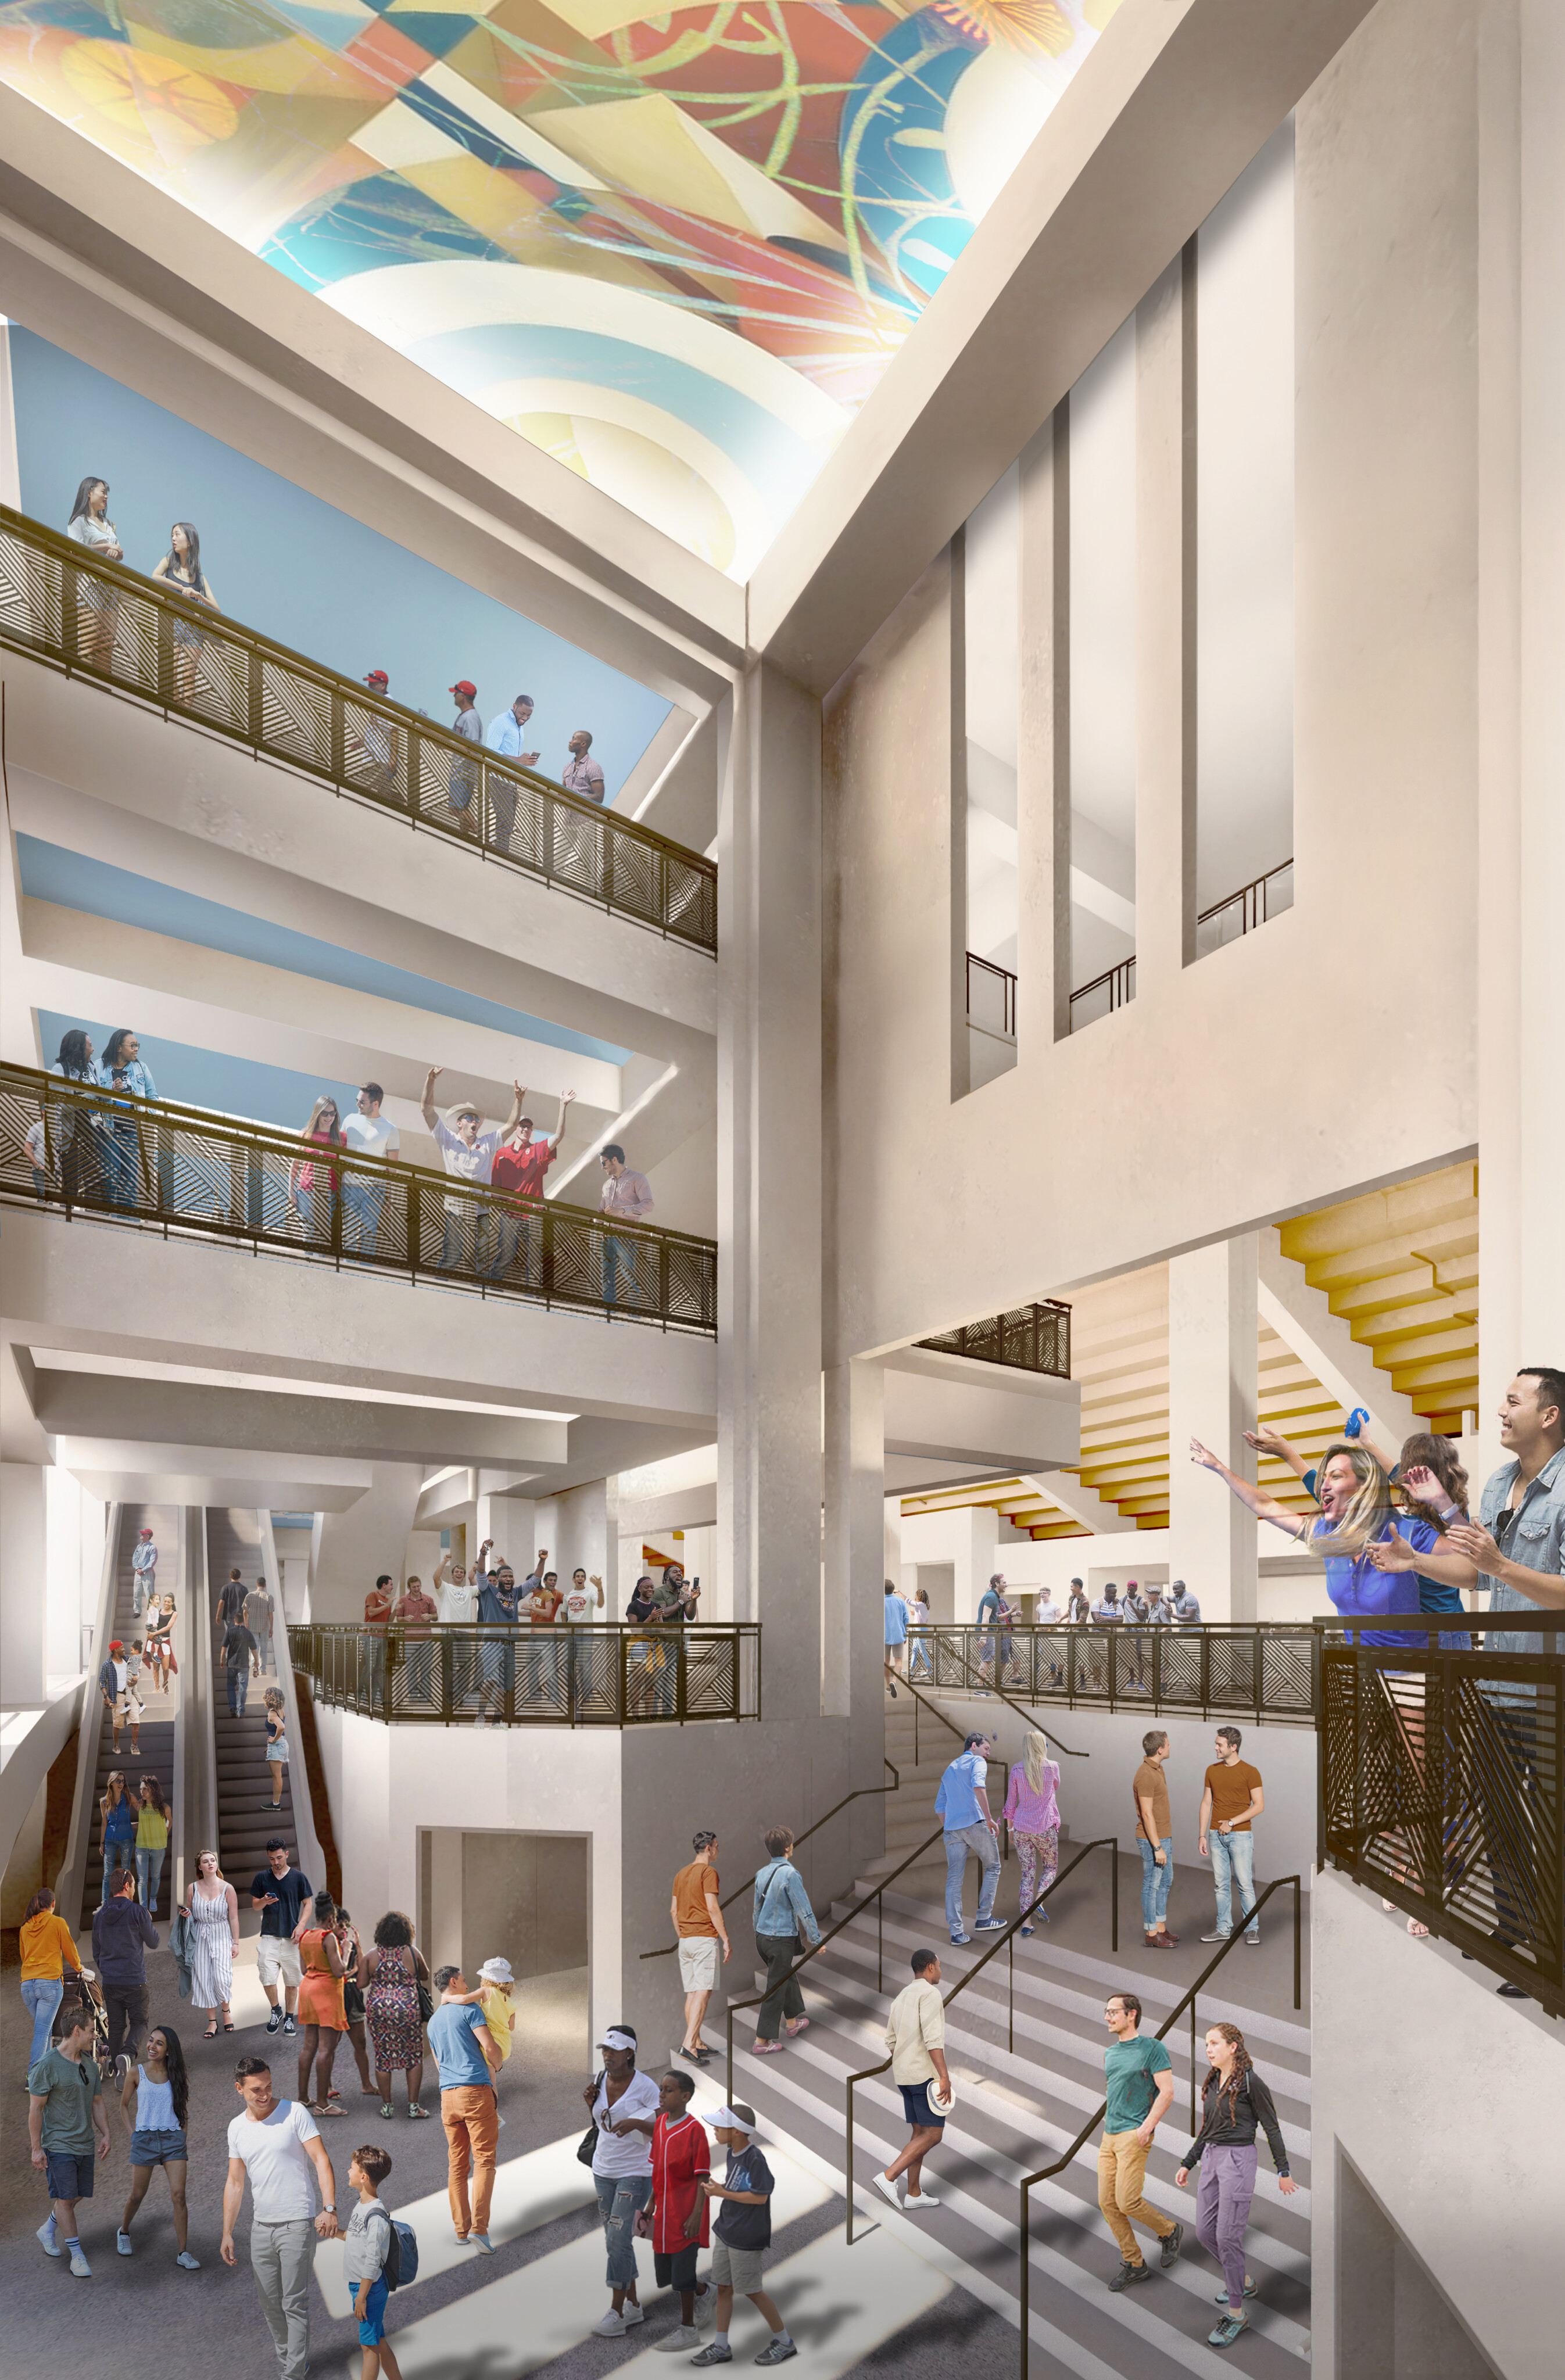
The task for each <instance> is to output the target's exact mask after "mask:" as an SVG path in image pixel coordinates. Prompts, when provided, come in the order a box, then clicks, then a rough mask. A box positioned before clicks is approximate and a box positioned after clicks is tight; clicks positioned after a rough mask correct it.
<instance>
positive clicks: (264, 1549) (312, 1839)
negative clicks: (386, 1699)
mask: <svg viewBox="0 0 1565 2380" xmlns="http://www.w3.org/2000/svg"><path fill="white" fill-rule="evenodd" d="M255 1517H256V1525H257V1530H258V1533H259V1536H260V1539H261V1568H262V1569H263V1570H264V1572H265V1573H266V1584H267V1586H268V1588H269V1590H270V1592H271V1596H272V1649H273V1656H274V1658H275V1659H276V1663H277V1683H278V1685H279V1686H280V1687H281V1688H282V1691H283V1709H284V1712H285V1716H286V1718H287V1725H288V1748H289V1752H290V1754H291V1755H292V1756H291V1757H290V1759H289V1762H288V1797H289V1799H290V1801H291V1802H292V1803H293V1805H294V1838H295V1840H294V1847H293V1850H294V1864H295V1866H296V1867H301V1868H302V1869H303V1870H304V1872H305V1874H306V1876H309V1880H310V1882H311V1884H313V1885H314V1887H315V1889H316V1891H317V1892H324V1891H325V1890H326V1855H325V1852H323V1851H322V1850H321V1841H320V1838H319V1836H318V1835H317V1834H316V1831H315V1810H314V1805H313V1803H312V1802H311V1800H310V1792H309V1771H308V1769H307V1768H306V1767H305V1759H304V1733H303V1730H302V1729H301V1728H300V1726H299V1713H298V1688H297V1684H296V1683H295V1680H294V1665H293V1662H292V1660H291V1658H289V1652H288V1616H287V1613H286V1611H285V1609H284V1608H283V1573H282V1567H281V1565H280V1564H279V1562H278V1560H277V1540H276V1537H275V1536H274V1534H273V1527H272V1515H271V1513H270V1512H257V1514H256V1516H255Z"/></svg>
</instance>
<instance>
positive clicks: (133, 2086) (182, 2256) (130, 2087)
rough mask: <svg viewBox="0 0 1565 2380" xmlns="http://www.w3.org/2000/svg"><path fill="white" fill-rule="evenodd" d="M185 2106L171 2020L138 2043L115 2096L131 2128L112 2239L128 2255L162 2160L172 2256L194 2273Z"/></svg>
mask: <svg viewBox="0 0 1565 2380" xmlns="http://www.w3.org/2000/svg"><path fill="white" fill-rule="evenodd" d="M133 2103H134V2106H135V2109H136V2113H135V2116H134V2117H132V2115H131V2112H130V2111H131V2107H132V2104H133ZM189 2110H190V2085H189V2082H188V2078H187V2075H186V2072H185V2053H184V2051H183V2049H181V2047H180V2046H179V2035H178V2034H176V2032H175V2030H174V2027H173V2026H172V2025H171V2024H155V2025H153V2027H152V2031H151V2033H150V2034H148V2035H147V2038H146V2041H145V2043H144V2044H143V2046H142V2050H141V2058H140V2064H138V2063H137V2062H136V2061H135V2059H132V2060H131V2061H130V2062H129V2064H128V2065H127V2067H126V2070H125V2082H124V2085H123V2087H122V2088H121V2091H120V2095H119V2111H120V2114H121V2115H122V2116H123V2117H124V2118H125V2121H126V2126H127V2130H128V2131H129V2133H130V2195H129V2197H128V2198H127V2200H126V2202H125V2212H124V2214H123V2215H122V2216H120V2218H119V2238H118V2239H117V2240H116V2241H115V2246H116V2247H117V2248H118V2250H119V2253H120V2254H121V2255H122V2256H128V2255H129V2253H130V2226H131V2224H132V2223H133V2222H134V2221H135V2219H136V2211H137V2209H138V2207H139V2206H140V2204H141V2201H142V2200H143V2199H144V2198H145V2197H146V2195H147V2189H148V2185H149V2184H150V2182H151V2181H152V2170H153V2168H154V2167H156V2166H160V2165H161V2166H162V2168H163V2169H164V2173H165V2174H166V2175H167V2176H168V2195H169V2200H170V2203H171V2204H172V2205H173V2208H174V2239H175V2247H176V2254H175V2258H174V2261H175V2263H176V2265H182V2266H183V2267H184V2269H185V2271H186V2272H188V2273H197V2272H200V2260H199V2259H198V2258H197V2257H195V2256H192V2255H191V2253H190V2215H189V2209H188V2207H187V2205H186V2204H185V2176H186V2174H187V2173H188V2170H189V2163H190V2149H189V2143H188V2140H187V2138H186V2133H185V2125H186V2119H187V2118H188V2115H189Z"/></svg>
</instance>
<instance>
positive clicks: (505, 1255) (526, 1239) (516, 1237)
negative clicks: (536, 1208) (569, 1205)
mask: <svg viewBox="0 0 1565 2380" xmlns="http://www.w3.org/2000/svg"><path fill="white" fill-rule="evenodd" d="M518 1245H519V1246H520V1248H521V1252H522V1279H523V1281H525V1282H526V1283H527V1284H528V1287H529V1288H536V1286H537V1285H538V1283H539V1282H540V1281H541V1280H542V1278H543V1218H542V1217H541V1216H540V1215H517V1214H507V1213H506V1211H505V1209H504V1208H497V1209H495V1211H494V1259H493V1262H492V1263H491V1266H490V1268H489V1270H490V1276H491V1280H494V1281H500V1280H503V1277H504V1276H505V1274H506V1273H508V1272H509V1271H510V1269H511V1267H512V1264H513V1262H514V1261H515V1259H516V1249H517V1247H518Z"/></svg>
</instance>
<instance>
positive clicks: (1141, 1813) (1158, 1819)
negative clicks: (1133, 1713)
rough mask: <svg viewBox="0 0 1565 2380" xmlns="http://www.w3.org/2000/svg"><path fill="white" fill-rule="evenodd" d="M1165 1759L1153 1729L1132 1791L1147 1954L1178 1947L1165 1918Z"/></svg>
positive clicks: (1169, 1868) (1169, 1859)
mask: <svg viewBox="0 0 1565 2380" xmlns="http://www.w3.org/2000/svg"><path fill="white" fill-rule="evenodd" d="M1168 1756H1169V1739H1168V1737H1167V1736H1166V1735H1165V1734H1164V1733H1163V1732H1162V1730H1161V1729H1160V1728H1154V1729H1152V1730H1150V1731H1149V1732H1148V1733H1147V1734H1146V1735H1144V1736H1143V1737H1142V1739H1141V1766H1140V1767H1139V1768H1138V1769H1137V1770H1136V1772H1135V1780H1134V1784H1133V1785H1132V1787H1131V1792H1132V1796H1133V1798H1134V1803H1135V1840H1136V1842H1137V1844H1138V1846H1139V1848H1140V1852H1141V1922H1142V1925H1144V1926H1145V1927H1146V1947H1147V1949H1149V1950H1172V1949H1177V1947H1178V1944H1179V1936H1178V1935H1177V1934H1171V1933H1170V1932H1169V1929H1168V1923H1167V1918H1166V1914H1165V1913H1166V1912H1167V1909H1168V1905H1169V1887H1170V1885H1171V1883H1172V1882H1173V1815H1172V1813H1171V1810H1170V1808H1169V1780H1168V1779H1167V1778H1166V1777H1165V1776H1164V1774H1163V1763H1164V1761H1165V1760H1166V1759H1167V1758H1168Z"/></svg>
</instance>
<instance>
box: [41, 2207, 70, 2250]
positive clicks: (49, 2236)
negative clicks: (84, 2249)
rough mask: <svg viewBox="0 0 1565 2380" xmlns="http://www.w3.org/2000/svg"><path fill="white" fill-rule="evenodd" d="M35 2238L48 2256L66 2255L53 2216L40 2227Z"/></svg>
mask: <svg viewBox="0 0 1565 2380" xmlns="http://www.w3.org/2000/svg"><path fill="white" fill-rule="evenodd" d="M34 2237H35V2238H36V2239H37V2241H38V2244H39V2246H40V2247H41V2248H42V2251H43V2253H44V2254H45V2255H46V2256H63V2255H64V2254H65V2253H66V2252H65V2250H64V2249H63V2248H62V2247H61V2245H60V2235H59V2231H58V2229H57V2228H56V2227H55V2218H54V2216H52V2215H51V2216H49V2218H48V2220H47V2221H46V2222H43V2223H41V2224H40V2225H39V2227H38V2229H37V2231H36V2233H35V2234H34Z"/></svg>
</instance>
